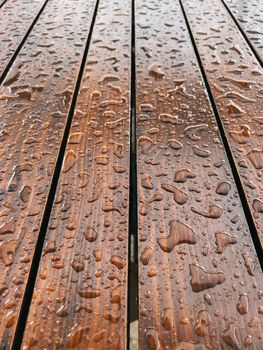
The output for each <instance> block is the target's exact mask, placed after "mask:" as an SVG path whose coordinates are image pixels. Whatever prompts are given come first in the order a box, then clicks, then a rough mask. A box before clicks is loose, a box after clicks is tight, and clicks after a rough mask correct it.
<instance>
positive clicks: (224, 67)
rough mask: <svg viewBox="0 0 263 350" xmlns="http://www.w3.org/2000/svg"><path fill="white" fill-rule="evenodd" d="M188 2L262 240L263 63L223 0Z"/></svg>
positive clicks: (187, 8)
mask: <svg viewBox="0 0 263 350" xmlns="http://www.w3.org/2000/svg"><path fill="white" fill-rule="evenodd" d="M183 4H184V7H185V10H186V13H187V17H188V20H189V22H190V25H191V28H192V31H193V35H194V38H195V41H196V44H197V47H198V51H199V52H200V55H201V60H202V64H203V66H204V69H205V71H206V75H207V79H208V82H209V84H210V87H211V90H212V93H213V95H214V98H215V101H216V105H217V108H218V111H219V113H220V117H221V120H222V123H223V125H224V130H225V134H226V135H227V139H228V142H229V145H230V148H231V151H232V153H233V157H234V161H235V164H236V167H237V169H238V172H239V175H240V179H241V181H242V184H243V188H244V191H245V193H246V196H247V200H248V203H249V206H250V210H251V213H252V215H253V217H254V221H255V225H256V228H257V231H258V236H259V238H260V240H261V246H262V244H263V187H262V176H263V172H262V169H263V141H262V136H263V129H262V124H263V119H262V115H263V104H262V94H263V75H262V74H263V69H262V68H261V67H260V65H259V63H258V61H257V60H256V58H255V56H254V55H253V54H252V52H251V50H250V48H249V46H248V45H247V43H246V41H245V39H244V38H243V36H242V34H241V33H240V31H239V30H238V28H237V27H236V25H235V23H234V22H233V20H232V19H231V17H230V15H229V13H228V12H227V10H226V9H225V7H224V5H223V4H222V2H220V1H216V0H212V1H210V2H209V3H208V2H203V1H199V0H194V1H186V0H184V1H183ZM215 14H216V15H215Z"/></svg>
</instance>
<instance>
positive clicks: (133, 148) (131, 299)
mask: <svg viewBox="0 0 263 350" xmlns="http://www.w3.org/2000/svg"><path fill="white" fill-rule="evenodd" d="M135 1H136V0H132V9H131V11H132V13H131V75H130V79H131V81H130V90H131V97H130V186H129V266H128V271H129V276H128V308H127V313H128V314H127V319H128V327H127V343H128V344H127V349H130V342H129V340H130V338H129V337H130V323H131V322H132V321H134V319H138V258H137V252H138V236H137V234H138V213H137V135H136V57H135V47H136V46H135V44H136V43H135V25H136V24H135ZM132 237H133V244H134V249H133V255H134V261H133V262H132V261H131V244H132Z"/></svg>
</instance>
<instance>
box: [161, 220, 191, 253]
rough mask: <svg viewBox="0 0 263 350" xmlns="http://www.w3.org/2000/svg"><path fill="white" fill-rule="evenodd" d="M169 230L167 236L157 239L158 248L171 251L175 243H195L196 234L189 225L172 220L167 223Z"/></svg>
mask: <svg viewBox="0 0 263 350" xmlns="http://www.w3.org/2000/svg"><path fill="white" fill-rule="evenodd" d="M169 226H170V232H169V236H168V237H161V238H158V239H157V242H158V244H159V246H160V248H161V249H162V250H163V251H164V252H167V253H169V252H171V251H172V250H173V249H174V247H175V246H176V245H177V244H182V243H188V244H196V243H197V235H196V233H195V232H194V230H193V229H191V227H189V226H188V225H186V224H184V223H182V222H180V221H178V220H172V221H170V223H169Z"/></svg>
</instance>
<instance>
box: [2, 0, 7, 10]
mask: <svg viewBox="0 0 263 350" xmlns="http://www.w3.org/2000/svg"><path fill="white" fill-rule="evenodd" d="M7 1H8V0H4V1H3V2H2V4H0V9H1V8H2V7H3V6H4V4H5V3H7Z"/></svg>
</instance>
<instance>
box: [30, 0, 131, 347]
mask: <svg viewBox="0 0 263 350" xmlns="http://www.w3.org/2000/svg"><path fill="white" fill-rule="evenodd" d="M130 12H131V1H121V0H119V1H115V2H113V3H111V6H109V3H108V1H107V0H101V1H100V4H99V8H98V13H97V17H96V22H95V27H94V31H93V37H92V38H93V39H92V42H91V47H90V53H89V56H88V61H87V64H86V68H85V71H84V78H83V81H82V85H81V88H80V95H79V97H78V101H77V105H76V113H75V115H74V118H73V122H72V128H71V131H70V136H69V140H68V144H67V148H66V152H65V157H64V165H63V169H62V172H61V175H60V179H59V185H58V189H57V198H56V201H55V204H54V207H53V209H52V214H51V219H50V223H49V229H48V231H47V235H46V240H45V245H44V250H43V254H42V258H41V262H40V267H39V273H38V277H37V281H36V285H35V290H34V296H33V301H32V304H31V307H30V312H29V316H28V322H27V328H26V332H25V336H24V342H23V344H24V349H29V348H30V349H45V348H48V349H55V348H58V347H59V348H62V349H68V348H74V349H94V350H95V349H96V350H97V349H123V350H124V349H126V333H127V273H128V211H129V203H128V200H129V75H130V40H131V32H130V27H131V13H130Z"/></svg>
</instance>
